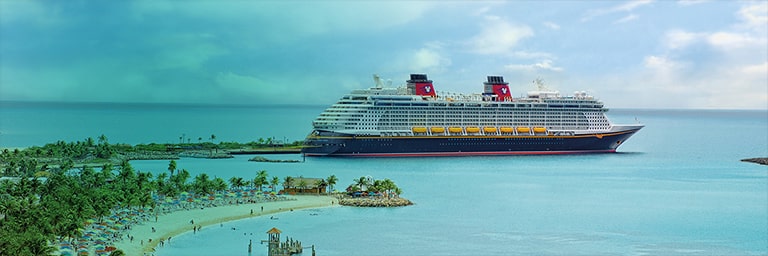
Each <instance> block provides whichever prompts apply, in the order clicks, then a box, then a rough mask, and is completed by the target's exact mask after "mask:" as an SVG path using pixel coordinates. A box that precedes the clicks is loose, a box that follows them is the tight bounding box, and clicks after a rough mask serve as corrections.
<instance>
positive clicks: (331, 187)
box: [325, 175, 339, 193]
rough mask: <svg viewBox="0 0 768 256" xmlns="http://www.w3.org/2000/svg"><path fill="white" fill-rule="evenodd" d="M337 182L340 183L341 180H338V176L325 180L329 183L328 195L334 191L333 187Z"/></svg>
mask: <svg viewBox="0 0 768 256" xmlns="http://www.w3.org/2000/svg"><path fill="white" fill-rule="evenodd" d="M337 181H339V179H338V178H336V175H331V176H328V178H327V179H325V182H326V183H328V193H330V192H331V191H333V186H334V185H336V182H337Z"/></svg>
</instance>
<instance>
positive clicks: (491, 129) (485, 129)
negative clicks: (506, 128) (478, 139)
mask: <svg viewBox="0 0 768 256" xmlns="http://www.w3.org/2000/svg"><path fill="white" fill-rule="evenodd" d="M483 132H485V133H496V127H493V126H486V127H483Z"/></svg>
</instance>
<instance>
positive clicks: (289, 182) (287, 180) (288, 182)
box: [283, 176, 293, 189]
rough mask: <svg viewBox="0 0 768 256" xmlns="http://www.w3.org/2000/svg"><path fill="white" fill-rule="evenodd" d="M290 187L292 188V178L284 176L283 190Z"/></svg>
mask: <svg viewBox="0 0 768 256" xmlns="http://www.w3.org/2000/svg"><path fill="white" fill-rule="evenodd" d="M291 187H293V177H291V176H286V177H285V181H284V182H283V188H284V189H288V188H291Z"/></svg>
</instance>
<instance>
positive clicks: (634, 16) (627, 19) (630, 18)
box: [613, 14, 639, 24]
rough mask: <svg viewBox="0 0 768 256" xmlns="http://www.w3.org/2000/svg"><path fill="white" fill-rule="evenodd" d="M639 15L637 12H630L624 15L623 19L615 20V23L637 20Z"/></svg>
mask: <svg viewBox="0 0 768 256" xmlns="http://www.w3.org/2000/svg"><path fill="white" fill-rule="evenodd" d="M638 17H639V16H637V15H635V14H630V15H627V16H624V17H623V18H621V19H618V20H616V21H614V22H613V24H619V23H626V22H630V21H633V20H636V19H637V18H638Z"/></svg>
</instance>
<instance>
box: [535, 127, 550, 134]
mask: <svg viewBox="0 0 768 256" xmlns="http://www.w3.org/2000/svg"><path fill="white" fill-rule="evenodd" d="M533 132H535V133H545V132H547V128H544V127H533Z"/></svg>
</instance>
